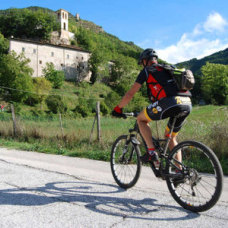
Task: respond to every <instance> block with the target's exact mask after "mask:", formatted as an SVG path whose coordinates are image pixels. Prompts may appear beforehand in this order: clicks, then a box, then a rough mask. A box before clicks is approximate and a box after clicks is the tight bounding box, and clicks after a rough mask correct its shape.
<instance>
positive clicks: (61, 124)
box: [59, 113, 63, 138]
mask: <svg viewBox="0 0 228 228" xmlns="http://www.w3.org/2000/svg"><path fill="white" fill-rule="evenodd" d="M59 121H60V128H61V132H62V138H63V123H62V116H61V113H59Z"/></svg>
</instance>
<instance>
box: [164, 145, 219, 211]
mask: <svg viewBox="0 0 228 228" xmlns="http://www.w3.org/2000/svg"><path fill="white" fill-rule="evenodd" d="M180 160H181V161H180ZM166 173H168V175H167V179H166V182H167V185H168V188H169V191H170V193H171V195H172V196H173V198H174V199H175V200H176V201H177V203H179V204H180V205H181V206H182V207H183V208H185V209H187V210H190V211H194V212H201V211H205V210H208V209H210V208H211V207H213V206H214V205H215V204H216V202H217V201H218V199H219V197H220V195H221V192H222V185H223V172H222V168H221V165H220V163H219V161H218V159H217V157H216V155H215V154H214V152H213V151H212V150H211V149H210V148H208V147H207V146H205V145H204V144H202V143H199V142H195V141H185V142H182V143H180V144H178V145H177V146H176V147H175V148H174V149H173V150H172V151H171V154H170V156H169V162H168V163H167V167H166Z"/></svg>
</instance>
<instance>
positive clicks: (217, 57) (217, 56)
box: [176, 48, 228, 74]
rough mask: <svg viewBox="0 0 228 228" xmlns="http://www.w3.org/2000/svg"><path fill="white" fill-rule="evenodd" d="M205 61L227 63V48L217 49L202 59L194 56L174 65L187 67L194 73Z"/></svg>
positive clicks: (197, 71)
mask: <svg viewBox="0 0 228 228" xmlns="http://www.w3.org/2000/svg"><path fill="white" fill-rule="evenodd" d="M206 62H210V63H218V64H224V65H227V64H228V48H227V49H225V50H223V51H219V52H216V53H214V54H212V55H209V56H206V57H204V58H202V59H196V58H194V59H191V60H189V61H185V62H181V63H178V64H176V66H177V67H185V68H188V69H190V70H192V72H193V73H194V74H199V73H200V69H201V67H202V66H203V65H205V64H206Z"/></svg>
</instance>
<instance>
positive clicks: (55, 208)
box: [0, 148, 228, 228]
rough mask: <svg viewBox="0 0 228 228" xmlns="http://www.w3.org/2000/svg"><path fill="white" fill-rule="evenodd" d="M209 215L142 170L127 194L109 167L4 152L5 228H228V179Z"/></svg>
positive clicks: (0, 155)
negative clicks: (182, 203)
mask: <svg viewBox="0 0 228 228" xmlns="http://www.w3.org/2000/svg"><path fill="white" fill-rule="evenodd" d="M224 180H225V183H224V189H223V194H222V196H221V198H220V200H219V202H218V203H217V204H216V205H215V206H214V207H213V208H212V209H210V210H209V211H206V212H203V213H198V214H197V213H192V212H189V211H187V210H184V209H182V208H181V207H180V206H179V205H178V204H177V203H176V202H175V201H174V200H173V199H172V197H171V195H170V194H169V192H168V189H167V187H166V183H165V182H163V181H160V180H157V179H156V178H155V177H154V175H153V173H152V172H151V170H150V169H148V168H146V167H143V170H142V174H141V176H140V179H139V181H138V183H137V184H136V186H135V187H133V188H131V189H129V190H127V191H124V190H122V189H121V188H119V187H118V186H117V185H116V184H115V182H114V180H113V178H112V175H111V171H110V167H109V163H107V162H100V161H92V160H87V159H80V158H70V157H65V156H59V155H47V154H41V153H35V152H23V151H16V150H8V149H4V148H0V227H1V228H4V227H10V228H11V227H14V228H15V227H29V228H30V227H35V228H39V227H42V228H43V227H55V228H58V227H61V228H65V227H69V228H72V227H83V228H84V227H99V228H100V227H153V228H154V227H162V228H163V227H166V228H168V227H176V228H177V227H191V228H192V227H228V225H227V223H228V210H227V207H228V178H227V177H225V179H224Z"/></svg>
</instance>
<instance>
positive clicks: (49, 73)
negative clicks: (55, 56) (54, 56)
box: [43, 63, 65, 89]
mask: <svg viewBox="0 0 228 228" xmlns="http://www.w3.org/2000/svg"><path fill="white" fill-rule="evenodd" d="M43 74H44V77H45V78H46V79H47V80H49V81H50V82H51V83H52V86H53V88H55V89H59V88H61V86H62V85H63V82H64V80H65V75H64V72H63V71H58V70H55V68H54V64H53V63H47V64H46V67H45V68H44V69H43Z"/></svg>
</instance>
